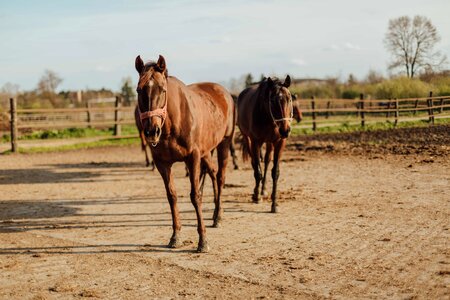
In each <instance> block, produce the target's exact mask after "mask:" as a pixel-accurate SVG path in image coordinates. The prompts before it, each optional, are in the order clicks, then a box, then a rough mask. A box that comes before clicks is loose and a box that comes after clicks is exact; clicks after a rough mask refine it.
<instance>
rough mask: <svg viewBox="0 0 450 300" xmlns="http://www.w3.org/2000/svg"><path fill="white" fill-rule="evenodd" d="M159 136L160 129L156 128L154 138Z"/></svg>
mask: <svg viewBox="0 0 450 300" xmlns="http://www.w3.org/2000/svg"><path fill="white" fill-rule="evenodd" d="M160 134H161V128H159V127H156V132H155V135H156V136H159V135H160Z"/></svg>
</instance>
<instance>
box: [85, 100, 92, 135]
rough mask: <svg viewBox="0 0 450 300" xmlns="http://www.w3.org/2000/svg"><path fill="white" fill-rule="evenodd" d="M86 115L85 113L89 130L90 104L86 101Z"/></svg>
mask: <svg viewBox="0 0 450 300" xmlns="http://www.w3.org/2000/svg"><path fill="white" fill-rule="evenodd" d="M86 113H87V123H88V128H91V121H92V119H91V103H90V102H89V100H88V101H86Z"/></svg>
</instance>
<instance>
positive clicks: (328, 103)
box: [325, 101, 331, 119]
mask: <svg viewBox="0 0 450 300" xmlns="http://www.w3.org/2000/svg"><path fill="white" fill-rule="evenodd" d="M330 106H331V101H328V102H327V112H326V114H325V119H328V117H329V116H330Z"/></svg>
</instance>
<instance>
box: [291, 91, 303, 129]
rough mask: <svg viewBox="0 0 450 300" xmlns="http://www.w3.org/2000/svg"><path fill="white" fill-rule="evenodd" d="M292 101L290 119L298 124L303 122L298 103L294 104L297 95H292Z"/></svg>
mask: <svg viewBox="0 0 450 300" xmlns="http://www.w3.org/2000/svg"><path fill="white" fill-rule="evenodd" d="M291 96H292V101H293V105H292V113H293V115H292V117H293V118H294V120H295V121H297V123H300V122H301V121H302V120H303V113H302V110H301V109H300V105H299V104H298V103H296V101H295V100H297V94H292V95H291Z"/></svg>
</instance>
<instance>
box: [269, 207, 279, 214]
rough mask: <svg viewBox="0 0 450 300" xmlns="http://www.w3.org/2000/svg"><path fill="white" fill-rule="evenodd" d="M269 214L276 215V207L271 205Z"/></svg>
mask: <svg viewBox="0 0 450 300" xmlns="http://www.w3.org/2000/svg"><path fill="white" fill-rule="evenodd" d="M270 212H271V213H274V214H275V213H277V212H278V207H277V206H274V205H272V209H271V210H270Z"/></svg>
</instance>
